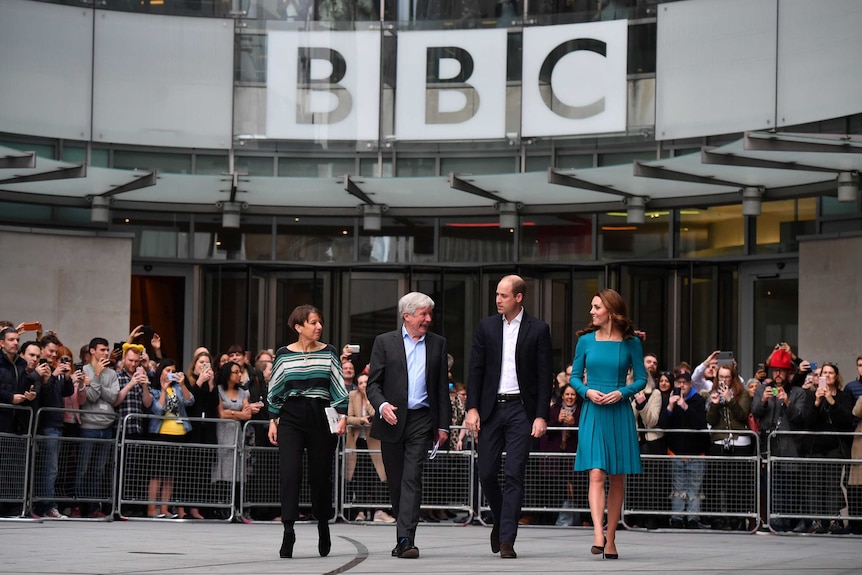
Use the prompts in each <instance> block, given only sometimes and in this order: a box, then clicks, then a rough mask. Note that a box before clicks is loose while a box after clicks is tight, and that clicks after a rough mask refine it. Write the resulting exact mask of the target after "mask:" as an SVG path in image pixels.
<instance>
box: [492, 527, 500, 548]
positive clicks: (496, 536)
mask: <svg viewBox="0 0 862 575" xmlns="http://www.w3.org/2000/svg"><path fill="white" fill-rule="evenodd" d="M499 552H500V525H499V524H498V523H494V526H493V527H491V553H499Z"/></svg>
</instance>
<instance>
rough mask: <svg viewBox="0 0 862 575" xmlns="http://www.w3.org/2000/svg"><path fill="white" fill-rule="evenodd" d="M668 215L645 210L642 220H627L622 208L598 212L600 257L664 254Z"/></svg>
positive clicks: (666, 252)
mask: <svg viewBox="0 0 862 575" xmlns="http://www.w3.org/2000/svg"><path fill="white" fill-rule="evenodd" d="M669 218H670V214H669V212H647V213H646V222H645V223H643V224H629V223H628V222H627V221H626V213H625V212H624V211H621V212H607V213H604V214H599V215H598V220H599V223H598V228H599V229H598V244H599V245H598V248H599V259H600V260H617V259H631V258H640V259H644V258H660V259H664V258H666V257H667V256H668V245H669V242H670V237H669V233H668V221H669Z"/></svg>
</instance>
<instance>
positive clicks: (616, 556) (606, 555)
mask: <svg viewBox="0 0 862 575" xmlns="http://www.w3.org/2000/svg"><path fill="white" fill-rule="evenodd" d="M607 546H608V538H607V537H605V547H607ZM602 558H604V559H619V558H620V554H619V553H608V552H604V553H602Z"/></svg>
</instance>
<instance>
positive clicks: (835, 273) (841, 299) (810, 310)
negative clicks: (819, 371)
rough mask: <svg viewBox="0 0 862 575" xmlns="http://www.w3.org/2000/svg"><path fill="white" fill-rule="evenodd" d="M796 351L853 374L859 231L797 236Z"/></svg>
mask: <svg viewBox="0 0 862 575" xmlns="http://www.w3.org/2000/svg"><path fill="white" fill-rule="evenodd" d="M799 270H800V273H799V351H798V353H799V355H800V356H801V357H803V358H805V359H810V360H812V361H816V362H818V363H823V362H824V361H831V362H834V363H837V364H838V369H839V372H840V373H841V376H842V377H843V378H844V380H845V381H849V380H853V379H855V378H856V357H857V356H859V355H860V354H862V292H860V286H862V236H859V235H856V236H849V237H823V238H814V237H812V238H810V239H809V238H806V239H805V240H801V241H800V242H799Z"/></svg>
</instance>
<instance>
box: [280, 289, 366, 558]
mask: <svg viewBox="0 0 862 575" xmlns="http://www.w3.org/2000/svg"><path fill="white" fill-rule="evenodd" d="M287 322H288V325H290V326H293V328H294V329H295V330H296V333H297V334H298V335H299V339H298V341H297V342H296V343H292V344H290V345H288V346H284V347H282V348H280V349H279V350H278V351H277V352H276V355H275V363H274V364H273V367H272V378H271V379H270V386H269V395H268V399H269V401H268V404H269V412H270V418H271V419H270V420H269V440H270V441H271V442H272V443H273V444H274V445H277V446H278V454H279V474H280V476H281V485H280V488H281V522H282V523H283V524H284V536H283V539H282V543H281V550H280V551H279V555H280V556H281V557H282V558H287V557H292V556H293V544H294V543H295V542H296V534H295V532H294V528H293V525H294V523H295V522H296V520H297V519H298V518H299V488H300V484H301V482H302V452H303V450H306V451H307V452H308V483H309V486H310V488H311V510H312V513H313V514H314V516H315V517H316V518H317V533H318V536H319V538H318V543H317V550H318V552H319V553H320V556H321V557H326V556H327V555H329V550H330V548H331V547H332V541H331V539H330V537H329V518H330V516H331V515H332V507H333V503H332V467H333V460H334V457H335V448H336V446H337V444H338V438H337V437H336V435H333V434H332V433H331V432H330V430H329V422H328V420H327V418H326V413H325V412H324V408H326V407H333V408H335V409H336V410H337V411H338V413H339V415H340V416H341V417H340V419H339V422H338V428H337V430H336V434H337V435H343V434H344V432H345V431H346V430H347V406H348V404H349V401H350V400H349V396H348V394H347V389H345V387H344V378H343V376H342V373H341V360H340V359H339V356H338V351H337V350H336V349H335V348H334V347H333V346H332V345H329V344H326V343H323V342H321V341H320V334H321V333H322V331H323V314H321V313H320V310H318V309H317V308H315V307H314V306H310V305H301V306H298V307H297V308H296V309H294V310H293V312H292V313H291V314H290V317H289V318H288V320H287Z"/></svg>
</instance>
